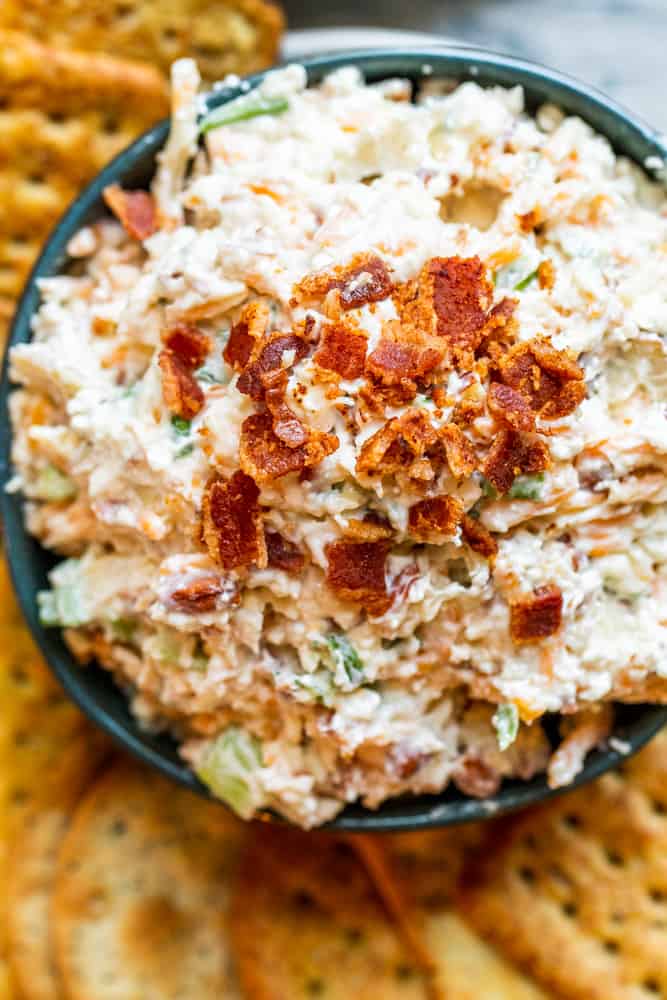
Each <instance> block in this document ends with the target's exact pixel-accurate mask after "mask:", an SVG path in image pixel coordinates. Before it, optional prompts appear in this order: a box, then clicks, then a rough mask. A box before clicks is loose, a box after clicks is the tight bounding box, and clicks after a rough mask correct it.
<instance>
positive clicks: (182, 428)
mask: <svg viewBox="0 0 667 1000" xmlns="http://www.w3.org/2000/svg"><path fill="white" fill-rule="evenodd" d="M171 426H172V427H173V428H174V430H175V431H176V433H177V434H181V435H183V436H185V435H186V434H189V433H190V421H189V420H185V419H184V418H183V417H172V418H171Z"/></svg>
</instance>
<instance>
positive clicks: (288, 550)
mask: <svg viewBox="0 0 667 1000" xmlns="http://www.w3.org/2000/svg"><path fill="white" fill-rule="evenodd" d="M264 538H265V541H266V554H267V558H268V565H269V566H270V567H271V569H281V570H283V571H284V572H285V573H292V574H293V575H296V574H298V573H300V572H301V570H302V569H303V567H304V564H305V561H306V560H305V556H304V554H303V552H302V551H301V549H300V548H299V546H298V545H295V544H294V542H290V540H289V539H288V538H285V537H284V536H283V535H281V534H280V532H278V531H265V532H264Z"/></svg>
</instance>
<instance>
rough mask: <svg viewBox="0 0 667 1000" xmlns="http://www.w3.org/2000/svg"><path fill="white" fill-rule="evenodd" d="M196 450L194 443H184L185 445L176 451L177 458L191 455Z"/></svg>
mask: <svg viewBox="0 0 667 1000" xmlns="http://www.w3.org/2000/svg"><path fill="white" fill-rule="evenodd" d="M194 450H195V446H194V444H192V443H190V444H184V445H183V447H182V448H179V449H178V451H177V452H176V458H185V457H186V456H187V455H191V454H192V452H193V451H194Z"/></svg>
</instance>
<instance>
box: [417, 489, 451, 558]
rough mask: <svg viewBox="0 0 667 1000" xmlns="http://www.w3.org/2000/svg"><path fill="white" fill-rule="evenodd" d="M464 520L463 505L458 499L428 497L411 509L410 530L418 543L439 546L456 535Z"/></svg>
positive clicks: (444, 496)
mask: <svg viewBox="0 0 667 1000" xmlns="http://www.w3.org/2000/svg"><path fill="white" fill-rule="evenodd" d="M462 518H463V504H462V503H461V501H460V500H458V499H457V498H456V497H452V496H447V495H446V494H443V495H442V496H437V497H428V498H427V499H426V500H421V501H420V502H419V503H415V504H413V505H412V507H410V511H409V514H408V530H409V532H410V534H411V536H412V537H413V538H414V539H416V540H417V541H419V542H430V543H432V544H435V545H437V544H438V543H439V542H443V541H445V540H446V539H448V538H453V537H454V536H455V535H456V531H457V528H458V526H459V524H460V523H461V519H462Z"/></svg>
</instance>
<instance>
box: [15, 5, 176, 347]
mask: <svg viewBox="0 0 667 1000" xmlns="http://www.w3.org/2000/svg"><path fill="white" fill-rule="evenodd" d="M3 10H4V8H3ZM0 109H1V110H0V327H1V326H2V325H3V322H4V324H5V325H6V322H7V318H8V315H9V314H10V312H11V309H12V300H14V299H15V298H16V297H17V296H18V294H19V293H20V291H21V288H22V286H23V283H24V281H25V279H26V277H27V274H28V272H29V270H30V268H31V267H32V264H33V262H34V260H35V258H36V256H37V254H38V252H39V249H40V248H41V245H42V243H43V242H44V240H45V239H46V237H47V235H48V233H49V232H50V230H51V228H52V227H53V225H54V224H55V222H56V221H57V220H58V218H59V217H60V215H61V214H62V213H63V211H64V210H65V208H66V207H67V205H68V204H69V202H70V201H71V200H72V199H73V198H74V197H75V196H76V194H77V192H78V191H79V190H80V188H81V187H82V186H83V185H84V184H85V183H86V182H87V181H88V180H90V179H91V178H92V177H94V176H95V174H96V173H98V172H99V170H100V169H101V168H102V167H103V166H104V165H105V163H107V162H108V161H109V160H110V159H111V158H112V157H113V156H114V155H115V154H116V153H118V152H120V150H121V149H123V148H124V147H125V146H126V145H127V144H128V143H129V142H131V141H132V139H134V138H135V137H136V136H137V135H139V134H140V133H141V132H143V131H144V130H145V129H147V128H148V127H149V126H150V125H151V124H153V122H155V121H156V120H158V119H159V118H161V117H163V116H164V115H165V114H167V112H168V92H167V85H166V83H165V80H164V79H163V77H162V75H161V74H160V73H159V72H158V71H157V70H155V69H153V68H152V67H150V66H145V65H141V64H136V63H131V62H127V61H124V60H119V59H114V58H111V57H108V56H103V55H91V54H87V53H79V52H66V51H58V50H56V49H54V48H51V47H50V46H48V45H42V44H40V43H38V42H36V41H34V40H33V39H31V38H29V37H28V36H27V35H24V34H21V33H20V32H15V31H4V30H0Z"/></svg>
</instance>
